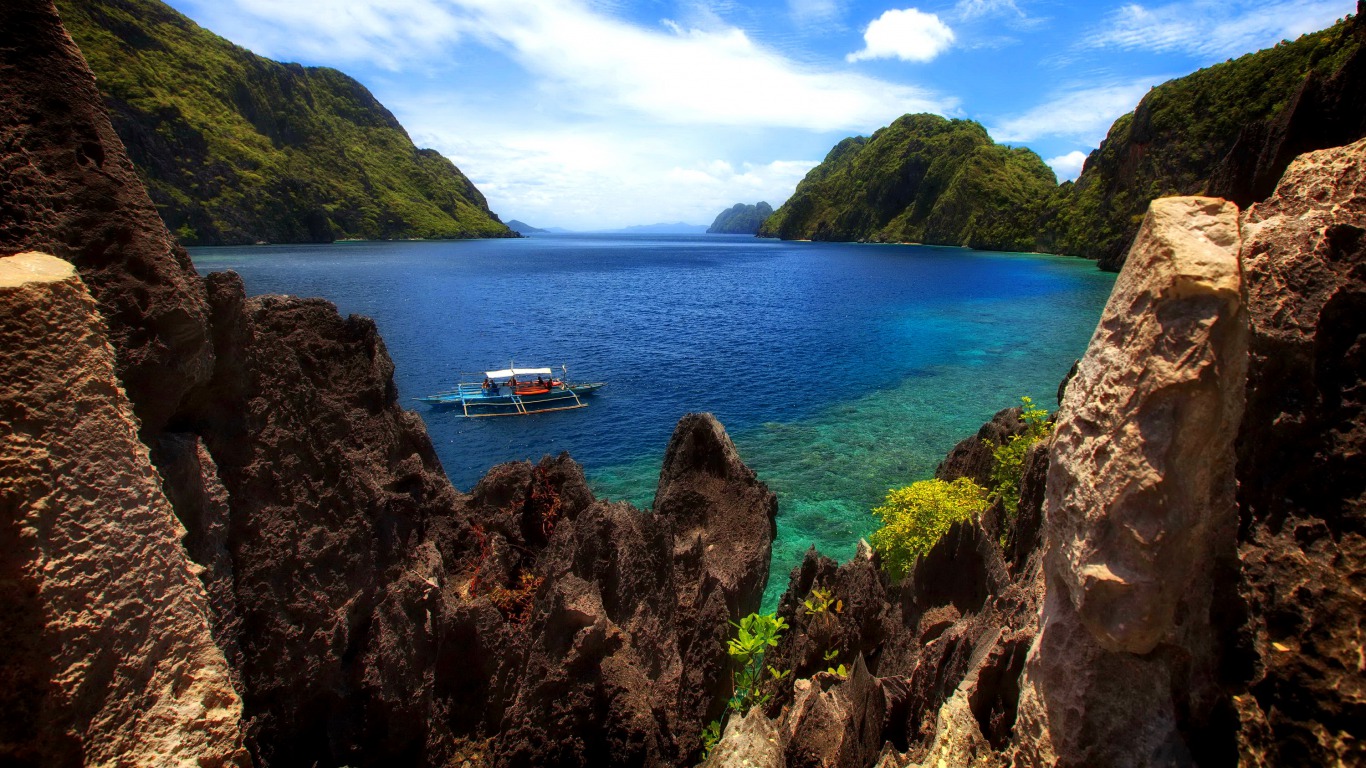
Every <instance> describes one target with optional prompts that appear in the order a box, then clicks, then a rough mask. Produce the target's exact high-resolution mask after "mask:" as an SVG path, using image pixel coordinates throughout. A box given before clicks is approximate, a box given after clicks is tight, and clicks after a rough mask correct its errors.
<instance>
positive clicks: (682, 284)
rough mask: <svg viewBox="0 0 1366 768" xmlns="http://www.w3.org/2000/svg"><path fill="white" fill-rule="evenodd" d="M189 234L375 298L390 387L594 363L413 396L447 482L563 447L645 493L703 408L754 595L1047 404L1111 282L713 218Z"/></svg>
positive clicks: (1018, 263) (351, 304) (606, 478)
mask: <svg viewBox="0 0 1366 768" xmlns="http://www.w3.org/2000/svg"><path fill="white" fill-rule="evenodd" d="M192 255H193V258H194V260H195V264H196V266H197V267H198V268H199V270H200V271H201V272H210V271H218V270H223V269H232V270H235V271H237V272H238V273H240V274H241V275H242V277H243V279H244V280H245V282H246V286H247V290H248V292H249V293H251V294H253V295H255V294H262V293H287V294H294V295H300V296H322V297H325V298H327V299H329V300H331V301H333V302H335V303H336V304H337V306H338V308H339V309H340V310H341V312H342V313H343V314H347V313H360V314H364V315H369V316H371V317H373V318H375V320H376V321H377V322H378V324H379V328H380V331H381V333H382V334H383V336H384V339H385V342H386V344H387V345H388V349H389V353H390V355H391V356H392V357H393V358H394V362H395V364H396V367H397V374H396V377H397V380H398V387H399V392H400V396H401V397H403V398H412V397H417V396H419V395H423V394H428V393H432V392H437V391H440V390H444V389H448V388H450V386H451V385H452V384H453V383H454V382H455V381H456V380H457V378H458V377H459V374H460V372H462V371H464V372H472V373H473V372H478V371H483V370H487V369H492V368H502V367H505V366H507V364H508V363H509V361H516V364H517V365H518V366H536V367H540V366H548V365H554V366H559V365H560V364H561V363H566V364H568V366H569V375H570V379H571V380H593V381H605V382H607V386H606V387H605V388H603V389H602V390H601V391H600V392H599V394H597V395H596V396H594V399H593V400H592V405H591V406H590V407H588V408H586V409H580V410H575V411H566V412H561V413H548V414H540V415H537V416H533V417H509V418H493V419H463V418H460V417H458V416H457V413H458V411H455V410H430V409H427V408H426V407H425V406H422V405H421V404H418V403H414V402H409V403H408V404H409V405H411V406H413V407H416V408H417V409H418V410H419V411H420V412H421V413H422V416H423V418H424V419H425V420H426V422H427V428H428V430H429V432H430V433H431V436H432V441H433V443H434V444H435V446H436V449H437V452H438V454H439V455H440V457H441V461H442V463H443V465H444V466H445V469H446V472H447V473H448V474H449V475H450V478H451V480H452V482H454V483H455V485H456V487H458V488H460V489H462V490H469V489H470V488H472V487H473V485H474V483H475V482H476V481H477V480H478V478H479V477H480V476H481V475H482V474H483V473H484V472H485V471H486V470H487V469H488V468H489V467H491V466H493V465H494V464H497V463H499V462H502V461H508V460H511V459H521V458H529V459H533V460H534V459H538V458H539V457H540V456H542V455H544V454H547V453H558V452H559V451H562V450H567V451H569V452H570V453H572V454H573V456H574V457H575V459H577V460H578V461H579V463H580V464H582V465H583V466H584V468H585V470H586V471H587V473H588V476H589V479H590V482H591V483H592V484H593V486H594V487H595V490H596V491H597V492H598V493H599V494H600V495H606V496H608V497H610V498H614V499H626V500H630V501H632V502H634V503H636V504H637V505H639V506H642V507H648V506H649V504H650V501H651V499H652V497H653V493H654V487H655V481H656V478H657V475H658V472H659V463H660V460H661V458H662V456H663V452H664V448H665V445H666V444H667V442H668V439H669V435H670V434H671V433H672V430H673V427H674V424H675V423H676V422H677V421H678V418H679V417H680V416H682V415H683V414H684V413H687V412H689V411H711V412H712V413H714V414H716V416H717V417H718V418H720V419H721V421H722V423H724V424H725V425H726V428H727V431H728V432H729V433H730V435H731V437H732V438H733V439H734V440H735V442H736V445H737V446H738V447H739V449H740V453H741V455H742V457H743V458H744V459H745V460H746V461H747V462H748V463H749V464H750V466H752V467H753V468H754V469H755V470H756V471H757V472H758V473H759V476H760V478H761V479H762V480H764V481H765V482H767V483H768V484H769V485H770V486H771V487H772V488H773V489H774V490H775V491H776V492H777V493H778V496H779V542H778V546H777V547H776V548H775V555H774V559H775V562H774V569H775V570H774V574H775V576H774V578H773V579H771V588H770V602H771V601H772V598H773V596H774V595H776V594H777V593H778V592H779V591H780V590H781V588H782V587H783V586H785V584H786V578H785V574H786V572H787V570H788V569H789V568H791V567H792V565H794V564H795V563H796V562H798V561H799V560H800V557H801V552H802V551H803V550H805V548H806V547H808V546H810V545H811V544H813V543H814V544H816V545H817V546H819V547H820V548H821V550H822V551H824V552H827V553H828V554H831V555H833V556H836V557H839V558H845V557H848V556H849V555H850V554H851V553H852V552H853V548H854V545H855V543H856V542H857V539H858V537H859V536H861V535H866V533H867V532H868V531H869V530H870V529H871V527H872V518H871V516H870V515H869V509H870V508H871V507H872V506H875V505H876V504H877V503H878V502H879V501H880V500H881V498H882V496H883V495H884V494H885V493H886V491H887V490H888V489H889V488H891V487H895V486H900V485H905V484H907V483H909V482H912V481H914V480H918V479H923V478H925V477H928V476H930V475H931V474H932V473H933V470H934V466H935V465H936V464H937V462H938V461H939V460H940V459H941V458H942V457H943V455H944V453H945V452H947V450H948V449H949V448H951V447H952V446H953V444H954V443H955V442H957V441H958V440H959V439H961V438H962V437H965V436H967V435H969V434H972V433H973V432H975V431H976V429H977V427H978V426H980V425H981V423H982V422H983V421H985V420H987V419H988V418H990V417H991V415H992V414H993V413H995V412H996V411H997V410H999V409H1001V408H1003V407H1007V406H1010V405H1014V404H1018V402H1019V397H1020V396H1021V395H1029V396H1031V397H1033V398H1034V399H1035V400H1036V402H1038V403H1040V404H1041V405H1043V406H1044V407H1047V408H1053V407H1055V399H1054V394H1055V391H1056V389H1057V385H1058V382H1059V380H1060V379H1061V378H1062V376H1063V375H1064V373H1065V372H1066V371H1067V369H1068V367H1069V366H1070V365H1071V364H1072V361H1073V360H1074V359H1076V358H1077V357H1079V356H1080V355H1081V353H1082V351H1083V350H1084V349H1085V346H1086V342H1087V340H1088V339H1089V338H1090V335H1091V331H1092V330H1093V329H1094V327H1095V323H1096V320H1097V319H1098V318H1099V316H1100V311H1101V308H1102V307H1103V305H1104V302H1105V299H1106V297H1107V296H1108V294H1109V291H1110V287H1111V285H1112V283H1113V276H1112V275H1108V274H1105V273H1102V272H1100V271H1099V270H1097V269H1096V267H1095V265H1094V263H1092V262H1088V261H1081V260H1077V259H1069V258H1061V257H1050V256H1037V255H1023V254H1001V253H986V252H978V251H970V250H966V249H960V248H935V247H925V246H890V245H859V244H829V243H784V242H779V241H773V240H758V239H755V238H752V237H739V236H720V235H691V236H644V235H549V236H537V237H531V238H526V239H521V240H477V241H457V242H402V243H338V244H335V245H317V246H255V247H244V248H199V249H193V251H192ZM474 375H475V376H477V375H478V374H477V373H474ZM476 380H477V379H476Z"/></svg>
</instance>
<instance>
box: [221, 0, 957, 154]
mask: <svg viewBox="0 0 1366 768" xmlns="http://www.w3.org/2000/svg"><path fill="white" fill-rule="evenodd" d="M194 1H195V2H204V0H194ZM698 7H702V6H698ZM233 9H236V11H237V15H238V16H240V15H241V13H242V12H245V13H247V14H251V15H254V16H255V17H257V18H256V21H255V22H254V23H250V24H245V25H244V24H242V23H241V22H240V19H239V22H238V23H237V28H238V29H239V30H240V31H242V32H243V36H242V37H240V38H239V37H236V36H234V35H232V34H230V35H229V36H230V37H233V39H236V40H239V41H240V42H242V43H244V44H246V45H248V46H249V47H252V48H253V49H255V50H258V51H260V52H263V53H266V54H267V55H271V54H272V53H274V52H275V51H279V50H288V51H293V52H295V55H297V53H298V52H304V53H311V55H314V56H315V57H316V58H317V59H319V60H323V61H328V62H331V63H336V64H341V63H344V62H346V61H348V60H359V61H364V62H382V63H386V64H387V65H390V66H400V65H412V66H421V64H422V62H423V61H428V60H432V59H433V58H434V57H441V58H442V59H443V60H444V59H450V58H452V57H451V53H450V48H451V46H452V45H453V44H454V43H455V42H457V41H459V40H463V39H473V40H477V41H479V42H480V43H482V44H483V45H485V46H487V47H489V48H492V49H494V50H496V51H498V52H500V53H501V54H503V55H505V56H507V57H509V58H511V59H512V60H514V61H515V62H517V63H518V64H519V65H520V66H521V68H522V69H523V70H524V71H526V72H527V73H529V74H530V75H531V76H532V77H533V78H535V79H536V81H537V82H538V85H539V87H540V89H541V90H542V92H543V93H544V94H546V95H547V96H554V97H561V98H564V99H565V104H564V108H566V109H576V110H578V111H580V112H582V113H584V114H593V115H606V114H620V113H621V111H622V110H628V111H630V112H633V113H635V114H637V115H640V116H643V117H645V118H647V119H650V120H655V121H660V122H665V123H670V124H692V125H731V126H767V127H799V128H804V129H807V130H814V131H832V130H855V131H866V130H871V129H873V128H876V127H878V126H880V125H883V124H885V123H886V122H888V121H889V120H891V119H892V118H895V117H896V116H898V115H901V114H903V113H906V112H939V113H942V112H946V111H951V110H952V109H954V108H955V106H956V101H955V100H953V99H949V98H945V97H942V96H939V95H937V94H934V93H932V92H930V91H928V90H925V89H922V88H917V87H914V86H910V85H903V84H898V83H891V82H887V81H884V80H879V79H877V78H873V77H868V76H865V75H861V74H858V73H854V72H847V71H836V70H829V69H821V68H818V67H815V66H813V65H810V64H805V63H799V62H796V61H793V60H791V59H789V58H787V57H785V56H783V55H782V54H780V53H778V52H776V51H773V50H770V49H768V48H765V47H763V46H761V45H759V44H757V43H755V42H754V41H753V40H752V39H750V37H749V36H748V35H746V34H745V32H744V31H743V30H741V29H738V28H736V27H730V26H724V25H723V24H721V23H720V21H719V18H712V17H709V18H712V21H711V23H709V24H708V25H707V28H706V29H698V28H693V27H684V26H682V25H680V24H677V23H672V22H669V23H666V24H661V26H660V27H659V28H655V29H649V28H643V27H639V26H636V25H633V24H629V23H626V22H623V21H619V20H617V19H614V18H612V17H610V16H606V15H604V14H602V13H599V12H597V11H595V10H594V9H592V8H590V7H589V6H587V5H584V4H583V2H581V1H580V0H522V1H521V2H515V3H514V2H507V0H411V1H410V0H402V2H400V0H352V2H345V3H343V2H340V1H339V0H294V1H293V2H289V3H280V2H277V0H233V2H224V3H219V4H215V7H214V8H212V9H210V8H208V7H207V6H206V12H205V15H206V16H211V17H214V18H215V19H217V18H222V19H223V20H224V22H225V24H229V25H231V23H232V22H231V21H230V17H232V16H233V15H234V13H233ZM929 18H932V19H933V18H934V17H933V16H930V17H929ZM261 20H265V21H267V22H269V23H268V24H265V25H262V24H260V21H261ZM215 23H217V22H215ZM875 23H876V22H875ZM936 23H937V19H936ZM941 26H942V25H941ZM945 29H946V30H947V28H945ZM950 34H951V33H950ZM936 52H937V51H936ZM756 84H762V85H761V86H756ZM456 87H458V86H456ZM756 87H761V88H762V93H763V98H756ZM813 105H820V107H819V108H813Z"/></svg>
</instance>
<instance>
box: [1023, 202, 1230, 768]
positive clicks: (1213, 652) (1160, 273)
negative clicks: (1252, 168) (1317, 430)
mask: <svg viewBox="0 0 1366 768" xmlns="http://www.w3.org/2000/svg"><path fill="white" fill-rule="evenodd" d="M1237 216H1238V213H1237V209H1236V207H1234V206H1233V205H1232V204H1231V203H1227V202H1225V201H1222V200H1215V199H1211V198H1166V199H1161V200H1156V201H1154V202H1153V203H1152V205H1151V207H1150V208H1149V213H1148V217H1147V219H1146V220H1145V221H1144V224H1143V227H1142V228H1141V229H1140V232H1139V236H1138V238H1137V239H1136V240H1135V241H1134V246H1133V248H1132V249H1131V250H1130V252H1129V255H1128V258H1127V260H1126V261H1125V265H1124V268H1123V270H1122V271H1121V273H1120V276H1119V279H1118V280H1117V282H1116V284H1115V288H1114V291H1113V293H1112V294H1111V296H1110V300H1109V302H1108V304H1107V305H1106V308H1105V312H1104V314H1103V315H1102V317H1101V321H1100V325H1099V326H1098V327H1097V329H1096V333H1095V335H1094V336H1093V337H1092V340H1091V344H1090V346H1089V347H1088V348H1087V352H1086V356H1085V357H1083V358H1082V360H1081V363H1080V364H1079V367H1078V373H1077V376H1076V378H1075V379H1074V380H1073V381H1072V382H1071V383H1070V384H1069V385H1068V388H1067V393H1066V397H1065V399H1064V402H1063V405H1062V408H1061V409H1060V411H1059V415H1058V420H1057V427H1056V431H1055V437H1054V441H1053V445H1052V457H1051V462H1050V466H1049V472H1048V487H1047V500H1046V506H1045V523H1044V531H1045V541H1046V545H1045V546H1046V550H1045V552H1046V554H1045V584H1046V589H1047V600H1046V602H1045V605H1044V608H1043V613H1042V621H1043V627H1042V629H1041V631H1040V634H1039V636H1038V638H1037V639H1036V640H1035V645H1034V648H1033V649H1032V650H1031V652H1030V659H1029V664H1028V666H1027V671H1026V681H1025V682H1026V684H1025V690H1024V693H1023V698H1022V700H1021V704H1020V715H1019V716H1020V719H1021V721H1023V723H1024V724H1025V727H1024V728H1023V731H1024V733H1023V734H1022V737H1023V738H1022V739H1021V741H1022V746H1021V755H1022V756H1023V758H1024V759H1025V760H1026V761H1027V762H1043V763H1057V764H1059V765H1097V764H1103V765H1151V764H1169V763H1172V762H1175V763H1185V762H1191V761H1195V762H1204V761H1206V760H1212V759H1227V758H1228V756H1229V754H1230V749H1231V746H1232V745H1231V744H1230V743H1228V742H1227V740H1226V739H1219V738H1217V736H1216V737H1213V738H1211V737H1204V738H1201V739H1199V740H1196V739H1194V738H1192V737H1191V736H1189V735H1188V734H1194V733H1197V732H1200V731H1203V730H1205V729H1207V728H1208V727H1209V726H1210V725H1211V723H1212V722H1213V721H1214V720H1215V719H1217V718H1219V717H1222V716H1224V715H1225V714H1226V707H1227V701H1226V697H1225V696H1224V694H1223V693H1222V692H1221V691H1220V690H1219V688H1218V686H1217V675H1218V668H1219V663H1220V654H1219V647H1218V646H1219V644H1218V638H1217V632H1216V628H1215V627H1214V622H1213V619H1212V617H1211V612H1212V610H1213V607H1214V606H1213V598H1214V595H1215V591H1216V587H1215V580H1216V575H1217V574H1218V573H1220V572H1221V571H1222V570H1223V569H1226V568H1227V567H1228V566H1229V563H1230V562H1231V561H1232V558H1233V556H1234V543H1235V536H1236V530H1237V512H1236V508H1235V501H1234V476H1233V469H1234V453H1233V440H1234V436H1235V435H1236V432H1237V425H1238V423H1239V419H1240V418H1241V416H1242V408H1243V388H1244V382H1245V381H1246V360H1247V330H1246V329H1247V325H1246V323H1247V320H1246V315H1245V313H1244V310H1243V302H1242V292H1241V283H1240V273H1239V267H1238V258H1237V254H1238V246H1239V235H1238V219H1237ZM1221 708H1224V709H1221Z"/></svg>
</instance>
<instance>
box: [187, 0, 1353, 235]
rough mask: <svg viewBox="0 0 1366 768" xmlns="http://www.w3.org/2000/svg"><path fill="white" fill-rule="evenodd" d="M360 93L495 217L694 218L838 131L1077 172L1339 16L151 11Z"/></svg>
mask: <svg viewBox="0 0 1366 768" xmlns="http://www.w3.org/2000/svg"><path fill="white" fill-rule="evenodd" d="M170 4H171V5H172V6H174V7H175V8H177V9H178V10H180V11H181V12H182V13H185V14H186V15H188V16H189V17H191V18H192V19H194V20H195V21H197V22H198V23H200V24H201V25H203V26H204V27H206V28H208V29H210V30H212V31H214V32H216V33H218V34H220V35H222V36H224V37H226V38H228V39H229V40H232V41H233V42H235V43H237V44H239V45H242V46H244V47H246V48H249V49H251V50H253V51H255V52H257V53H260V54H262V55H264V56H269V57H271V58H274V59H278V60H282V61H298V62H301V63H304V64H310V65H325V66H332V67H336V68H338V69H341V70H342V71H344V72H346V73H347V74H349V75H351V76H353V77H355V78H357V79H358V80H360V81H361V82H363V83H364V84H365V85H366V86H367V87H369V88H370V90H371V91H372V92H374V94H375V95H376V96H377V97H378V98H379V99H380V101H382V102H383V103H384V104H385V105H386V106H387V107H389V109H390V110H391V111H393V113H394V114H395V116H397V117H398V119H399V121H400V122H402V123H403V125H404V126H405V127H406V128H407V129H408V132H409V133H410V134H411V135H412V137H413V140H414V141H415V142H417V144H418V145H419V146H429V147H433V148H435V149H437V150H439V151H441V152H442V153H443V154H445V155H446V156H447V157H449V158H451V159H452V160H454V161H455V163H456V164H457V165H458V166H460V168H461V170H463V171H464V172H465V173H466V174H467V175H468V176H469V177H470V178H471V179H472V180H473V181H474V183H475V184H476V185H477V186H478V187H479V188H480V190H482V191H483V192H484V194H485V195H486V196H487V197H488V199H489V205H490V207H491V208H492V209H493V210H494V211H495V212H497V213H498V214H500V215H501V216H502V217H503V219H504V220H507V219H514V218H515V219H521V220H522V221H526V222H528V223H530V224H533V225H536V226H562V227H568V228H570V229H594V228H614V227H620V226H626V225H630V224H647V223H654V222H665V221H667V222H672V221H686V222H689V223H710V221H711V220H712V219H713V218H714V217H715V215H716V214H717V213H718V212H720V211H721V210H722V209H724V208H727V207H729V206H731V205H733V204H734V203H737V202H749V203H753V202H757V201H759V200H767V201H768V202H770V203H772V204H773V205H774V206H775V207H776V206H777V205H778V204H780V203H781V202H782V201H783V200H785V199H787V197H788V196H789V195H790V194H791V193H792V190H793V188H794V187H795V186H796V184H797V182H798V181H799V180H800V179H801V178H802V176H804V175H805V173H806V172H807V170H809V169H810V168H811V167H812V166H814V165H815V164H816V163H818V162H819V161H820V160H821V158H823V157H824V156H825V153H826V152H827V151H828V150H829V149H830V147H831V146H833V145H834V144H835V143H836V142H837V141H839V140H840V139H842V138H844V137H845V136H852V135H858V134H868V133H871V132H872V131H873V130H876V129H877V128H879V127H881V126H883V125H886V124H887V123H889V122H891V121H892V120H893V119H895V118H896V117H898V116H900V115H902V114H904V113H907V112H934V113H938V114H941V115H945V116H948V117H963V118H971V119H973V120H977V121H979V122H981V123H982V124H983V125H985V126H986V127H987V129H988V130H989V131H990V132H991V135H992V136H993V138H995V139H996V140H997V141H1004V142H1008V143H1011V144H1015V145H1023V146H1028V147H1030V148H1031V149H1033V150H1034V151H1036V152H1038V153H1039V155H1040V156H1041V157H1043V158H1044V159H1045V160H1046V161H1047V162H1048V163H1049V164H1050V165H1051V166H1053V168H1054V169H1055V170H1056V171H1057V173H1058V176H1059V180H1063V179H1068V178H1074V177H1075V176H1076V174H1077V173H1078V172H1079V171H1080V167H1081V161H1082V160H1083V159H1084V157H1085V154H1086V153H1087V152H1089V151H1090V150H1091V149H1093V148H1095V147H1096V146H1097V145H1098V144H1099V142H1100V140H1101V139H1102V138H1104V136H1105V132H1106V130H1107V129H1108V128H1109V126H1110V123H1111V122H1113V121H1114V119H1115V118H1116V117H1119V116H1120V115H1122V114H1124V113H1125V112H1128V111H1130V110H1132V109H1133V108H1134V106H1135V105H1136V104H1137V103H1138V100H1139V99H1140V98H1142V96H1143V94H1144V93H1145V92H1146V91H1147V90H1148V89H1149V88H1150V87H1152V86H1153V85H1157V84H1159V83H1161V82H1163V81H1165V80H1168V79H1170V78H1172V77H1177V76H1180V75H1184V74H1187V73H1189V72H1192V71H1194V70H1196V69H1199V68H1200V67H1203V66H1208V65H1210V64H1213V63H1216V62H1220V61H1224V60H1225V59H1228V58H1233V57H1236V56H1239V55H1242V54H1244V53H1248V52H1250V51H1254V50H1257V49H1260V48H1265V47H1268V46H1270V45H1274V44H1275V43H1276V42H1278V41H1280V40H1282V39H1294V38H1295V37H1298V36H1299V35H1300V34H1303V33H1305V32H1310V31H1313V30H1316V29H1322V28H1324V27H1327V26H1329V25H1331V24H1332V23H1333V22H1334V21H1335V20H1336V19H1338V18H1340V17H1342V16H1344V15H1346V14H1349V13H1351V12H1353V11H1354V9H1355V0H1261V2H1248V1H1246V0H1222V1H1217V2H1216V1H1214V0H1184V1H1182V2H1172V1H1171V0H1154V1H1153V2H1145V3H1132V2H1130V3H1125V2H1095V3H1076V2H1059V1H1055V0H943V1H942V2H920V3H914V4H912V3H907V2H898V1H897V0H890V1H889V0H883V1H881V2H864V1H862V0H766V1H765V2H745V3H742V2H734V1H733V0H639V1H637V2H627V1H626V0H170Z"/></svg>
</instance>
